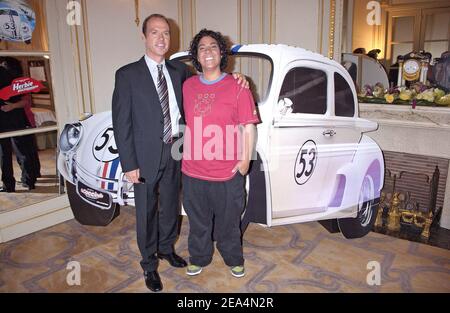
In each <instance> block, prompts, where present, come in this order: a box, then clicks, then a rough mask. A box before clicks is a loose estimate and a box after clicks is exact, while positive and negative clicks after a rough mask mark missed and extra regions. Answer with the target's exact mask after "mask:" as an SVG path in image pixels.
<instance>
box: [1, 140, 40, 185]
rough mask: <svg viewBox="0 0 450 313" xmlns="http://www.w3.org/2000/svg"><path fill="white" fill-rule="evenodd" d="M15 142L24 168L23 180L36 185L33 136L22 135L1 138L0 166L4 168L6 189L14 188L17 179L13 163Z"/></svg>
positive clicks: (3, 177) (3, 179)
mask: <svg viewBox="0 0 450 313" xmlns="http://www.w3.org/2000/svg"><path fill="white" fill-rule="evenodd" d="M13 143H14V146H15V148H16V153H17V157H18V158H19V159H20V162H19V164H20V167H21V169H22V181H23V182H25V183H27V184H28V185H34V184H35V182H36V175H35V173H34V172H35V171H34V166H33V155H32V144H33V141H32V136H30V135H28V136H20V137H12V138H3V139H0V167H1V170H2V181H3V185H4V186H5V187H6V189H10V190H14V189H15V187H16V180H15V178H14V170H13V163H12V154H13Z"/></svg>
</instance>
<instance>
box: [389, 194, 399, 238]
mask: <svg viewBox="0 0 450 313" xmlns="http://www.w3.org/2000/svg"><path fill="white" fill-rule="evenodd" d="M399 195H400V194H399V193H398V192H394V195H393V197H392V204H391V209H390V210H389V217H388V225H387V226H388V229H389V230H390V231H399V230H400V212H399V210H400V199H399Z"/></svg>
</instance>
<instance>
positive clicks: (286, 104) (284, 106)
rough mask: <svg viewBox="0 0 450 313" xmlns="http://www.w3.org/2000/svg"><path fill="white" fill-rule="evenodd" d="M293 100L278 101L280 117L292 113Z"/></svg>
mask: <svg viewBox="0 0 450 313" xmlns="http://www.w3.org/2000/svg"><path fill="white" fill-rule="evenodd" d="M292 104H293V103H292V100H291V99H289V98H283V99H280V101H278V112H279V113H280V115H286V114H287V113H292Z"/></svg>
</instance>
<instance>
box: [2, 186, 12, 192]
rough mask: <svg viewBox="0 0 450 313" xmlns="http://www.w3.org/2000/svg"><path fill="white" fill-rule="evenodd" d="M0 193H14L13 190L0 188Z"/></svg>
mask: <svg viewBox="0 0 450 313" xmlns="http://www.w3.org/2000/svg"><path fill="white" fill-rule="evenodd" d="M0 192H15V190H14V188H6V187H0Z"/></svg>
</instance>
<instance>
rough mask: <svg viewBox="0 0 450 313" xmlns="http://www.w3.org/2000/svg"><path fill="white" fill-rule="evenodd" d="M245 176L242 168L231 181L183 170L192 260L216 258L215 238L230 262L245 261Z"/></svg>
mask: <svg viewBox="0 0 450 313" xmlns="http://www.w3.org/2000/svg"><path fill="white" fill-rule="evenodd" d="M244 183H245V179H244V176H242V175H241V174H240V173H239V171H238V172H237V173H236V175H234V176H233V178H232V179H230V180H227V181H218V182H217V181H206V180H201V179H197V178H193V177H190V176H187V175H185V174H183V177H182V186H183V207H184V210H185V211H186V213H187V216H188V219H189V238H188V247H189V255H190V259H189V261H190V263H191V264H194V265H198V266H206V265H208V264H209V263H211V261H212V257H213V253H214V245H213V240H214V239H215V240H216V241H217V249H218V250H219V252H220V254H221V255H222V258H223V260H224V262H225V264H226V265H228V266H238V265H243V264H244V257H243V250H242V238H241V237H242V233H241V214H242V212H243V210H244V206H245V186H244Z"/></svg>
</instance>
